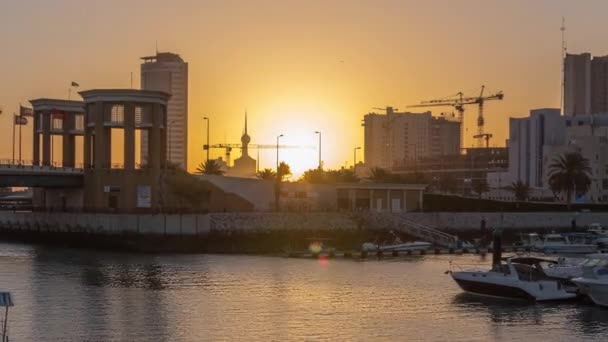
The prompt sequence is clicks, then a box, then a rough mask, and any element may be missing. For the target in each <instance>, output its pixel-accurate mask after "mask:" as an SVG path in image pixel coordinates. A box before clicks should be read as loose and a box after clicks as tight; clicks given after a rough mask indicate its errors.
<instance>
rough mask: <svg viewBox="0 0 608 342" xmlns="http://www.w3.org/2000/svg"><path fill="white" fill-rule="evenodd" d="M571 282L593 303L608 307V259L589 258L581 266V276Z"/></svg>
mask: <svg viewBox="0 0 608 342" xmlns="http://www.w3.org/2000/svg"><path fill="white" fill-rule="evenodd" d="M572 282H573V283H575V284H576V285H577V286H578V289H579V291H580V293H582V294H584V295H586V296H588V297H589V298H591V300H592V301H593V302H594V303H595V304H597V305H601V306H604V307H608V260H602V259H595V260H589V261H588V262H587V263H586V264H585V265H584V266H583V276H582V277H579V278H574V279H572Z"/></svg>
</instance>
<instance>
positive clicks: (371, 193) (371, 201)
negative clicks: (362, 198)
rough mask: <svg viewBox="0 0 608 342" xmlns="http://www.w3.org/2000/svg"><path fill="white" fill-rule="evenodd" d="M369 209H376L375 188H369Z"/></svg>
mask: <svg viewBox="0 0 608 342" xmlns="http://www.w3.org/2000/svg"><path fill="white" fill-rule="evenodd" d="M369 210H370V211H372V210H374V189H369Z"/></svg>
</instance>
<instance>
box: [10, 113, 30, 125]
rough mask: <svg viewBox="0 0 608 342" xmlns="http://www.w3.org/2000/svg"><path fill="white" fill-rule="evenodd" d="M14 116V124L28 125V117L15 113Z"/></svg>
mask: <svg viewBox="0 0 608 342" xmlns="http://www.w3.org/2000/svg"><path fill="white" fill-rule="evenodd" d="M14 118H15V120H14V122H13V124H14V125H27V118H26V117H25V116H19V115H16V114H15V116H14Z"/></svg>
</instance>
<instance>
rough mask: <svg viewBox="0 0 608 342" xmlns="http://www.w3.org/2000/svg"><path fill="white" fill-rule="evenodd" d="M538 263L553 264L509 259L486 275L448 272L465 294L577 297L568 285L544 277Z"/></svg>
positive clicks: (533, 298) (475, 271)
mask: <svg viewBox="0 0 608 342" xmlns="http://www.w3.org/2000/svg"><path fill="white" fill-rule="evenodd" d="M541 263H557V262H556V261H553V260H547V259H541V258H535V257H510V258H506V259H503V262H500V263H499V264H495V266H494V267H493V268H492V269H491V270H489V271H483V270H478V269H473V270H459V271H454V270H452V269H451V270H450V271H449V273H450V274H451V276H452V279H454V281H456V283H457V284H458V286H460V288H462V289H463V290H464V291H465V292H468V293H472V294H477V295H484V296H492V297H501V298H509V299H523V300H530V301H549V300H567V299H574V298H576V297H577V294H576V286H575V285H574V284H572V283H571V282H570V281H568V280H566V279H562V278H556V277H551V276H549V275H547V274H546V273H545V272H544V270H543V267H542V266H541Z"/></svg>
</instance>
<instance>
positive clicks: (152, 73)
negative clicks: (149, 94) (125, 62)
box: [141, 52, 188, 170]
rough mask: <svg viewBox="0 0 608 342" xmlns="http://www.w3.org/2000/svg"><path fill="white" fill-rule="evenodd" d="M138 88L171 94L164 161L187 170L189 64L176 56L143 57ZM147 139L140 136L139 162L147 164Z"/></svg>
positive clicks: (143, 134)
mask: <svg viewBox="0 0 608 342" xmlns="http://www.w3.org/2000/svg"><path fill="white" fill-rule="evenodd" d="M141 59H142V60H143V61H144V62H143V63H142V64H141V88H142V89H144V90H159V91H164V92H167V93H169V94H171V99H170V100H169V102H168V104H167V126H168V128H169V129H168V131H167V159H168V160H169V161H171V162H172V163H174V164H177V165H178V166H180V167H181V168H183V169H184V170H186V168H187V167H188V63H186V62H184V60H183V59H182V58H181V57H180V56H179V55H177V54H174V53H170V52H161V53H159V52H157V53H156V55H155V56H149V57H142V58H141ZM147 155H148V137H147V135H146V134H145V132H142V136H141V156H142V158H141V162H142V164H146V163H147V160H146V159H145V156H147Z"/></svg>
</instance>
